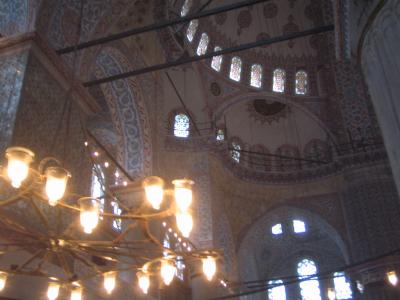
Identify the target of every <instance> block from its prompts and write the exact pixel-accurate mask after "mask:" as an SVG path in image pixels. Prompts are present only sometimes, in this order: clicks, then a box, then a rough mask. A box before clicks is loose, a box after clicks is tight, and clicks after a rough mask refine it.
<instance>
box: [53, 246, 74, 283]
mask: <svg viewBox="0 0 400 300" xmlns="http://www.w3.org/2000/svg"><path fill="white" fill-rule="evenodd" d="M56 255H57V259H58V262H59V263H60V265H61V267H62V269H63V270H64V273H65V274H66V275H67V277H69V278H70V277H71V276H72V272H71V269H70V267H69V266H68V262H67V260H66V259H65V256H64V254H63V253H61V252H57V253H56Z"/></svg>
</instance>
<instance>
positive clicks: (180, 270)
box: [176, 256, 186, 280]
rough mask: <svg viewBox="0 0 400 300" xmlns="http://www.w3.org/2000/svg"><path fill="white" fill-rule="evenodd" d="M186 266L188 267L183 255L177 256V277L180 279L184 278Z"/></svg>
mask: <svg viewBox="0 0 400 300" xmlns="http://www.w3.org/2000/svg"><path fill="white" fill-rule="evenodd" d="M185 268H186V266H185V262H184V260H183V257H182V256H177V257H176V277H178V278H179V279H180V280H184V275H185Z"/></svg>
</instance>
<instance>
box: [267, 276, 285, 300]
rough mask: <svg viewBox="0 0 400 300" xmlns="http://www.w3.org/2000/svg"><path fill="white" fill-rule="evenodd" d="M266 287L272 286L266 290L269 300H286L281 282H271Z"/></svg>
mask: <svg viewBox="0 0 400 300" xmlns="http://www.w3.org/2000/svg"><path fill="white" fill-rule="evenodd" d="M268 285H270V286H272V287H271V288H270V289H268V299H269V300H286V290H285V286H284V285H283V281H282V280H271V281H269V282H268Z"/></svg>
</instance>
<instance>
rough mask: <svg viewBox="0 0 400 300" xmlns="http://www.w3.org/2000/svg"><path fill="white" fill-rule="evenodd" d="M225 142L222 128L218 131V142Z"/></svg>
mask: <svg viewBox="0 0 400 300" xmlns="http://www.w3.org/2000/svg"><path fill="white" fill-rule="evenodd" d="M223 140H225V131H224V130H223V129H221V128H219V129H218V130H217V141H219V142H221V141H223Z"/></svg>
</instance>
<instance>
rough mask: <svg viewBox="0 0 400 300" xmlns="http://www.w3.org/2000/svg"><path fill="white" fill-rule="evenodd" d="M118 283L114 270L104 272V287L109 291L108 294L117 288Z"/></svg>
mask: <svg viewBox="0 0 400 300" xmlns="http://www.w3.org/2000/svg"><path fill="white" fill-rule="evenodd" d="M115 285H116V274H115V273H114V272H109V273H105V274H104V289H105V290H106V291H107V294H109V295H110V294H111V293H112V291H113V290H114V289H115Z"/></svg>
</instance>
